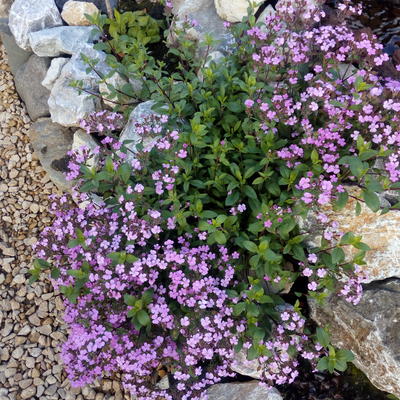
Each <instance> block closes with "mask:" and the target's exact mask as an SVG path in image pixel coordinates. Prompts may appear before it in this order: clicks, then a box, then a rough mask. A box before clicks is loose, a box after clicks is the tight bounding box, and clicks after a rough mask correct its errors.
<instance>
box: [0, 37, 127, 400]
mask: <svg viewBox="0 0 400 400" xmlns="http://www.w3.org/2000/svg"><path fill="white" fill-rule="evenodd" d="M30 125H31V121H30V119H29V117H28V114H27V112H26V109H25V106H24V104H23V103H22V102H21V100H20V99H19V97H18V95H17V94H16V92H15V87H14V82H13V78H12V75H11V72H10V68H9V66H8V65H7V56H6V54H5V50H4V47H3V46H2V45H1V43H0V400H21V399H32V400H36V399H38V400H58V399H66V400H86V399H87V400H91V399H93V400H123V399H130V397H129V396H128V395H127V394H123V393H122V391H121V386H120V384H119V381H118V380H115V381H113V380H111V379H104V380H103V381H100V382H96V383H95V384H93V385H91V386H90V387H85V388H82V389H76V388H75V389H72V388H70V386H69V382H68V380H67V379H66V376H65V373H64V372H63V368H62V365H61V363H60V360H59V352H60V346H61V343H62V342H63V341H64V340H65V338H66V335H67V331H66V327H65V325H64V324H63V321H62V312H63V301H62V298H61V297H60V295H59V293H57V292H54V290H53V288H52V286H51V284H50V283H49V282H48V281H46V280H45V279H43V278H41V280H40V281H39V282H37V283H35V284H33V285H30V284H29V283H28V279H29V274H28V270H29V269H30V268H31V259H32V250H31V246H32V244H34V243H35V242H36V240H37V237H38V235H39V232H40V231H41V230H42V229H43V228H44V227H45V226H46V225H48V224H49V223H50V222H51V217H50V216H49V214H48V212H47V210H48V206H49V200H48V196H49V194H51V193H56V192H57V188H56V187H55V186H54V185H53V183H52V182H51V181H50V179H49V177H48V176H47V175H46V173H45V172H44V170H43V169H42V168H41V166H40V165H39V162H38V160H37V159H36V157H35V155H34V154H33V151H32V148H31V146H30V143H29V140H28V136H27V132H28V130H29V127H30Z"/></svg>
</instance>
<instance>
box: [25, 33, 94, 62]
mask: <svg viewBox="0 0 400 400" xmlns="http://www.w3.org/2000/svg"><path fill="white" fill-rule="evenodd" d="M94 39H95V36H94V34H93V27H92V26H58V27H55V28H49V29H43V30H41V31H38V32H33V33H30V34H29V44H30V46H31V48H32V51H33V52H34V53H35V54H37V55H38V56H40V57H58V56H59V55H61V54H69V55H72V54H75V53H76V52H77V51H78V50H79V49H80V48H81V47H82V45H83V44H85V43H91V42H93V40H94Z"/></svg>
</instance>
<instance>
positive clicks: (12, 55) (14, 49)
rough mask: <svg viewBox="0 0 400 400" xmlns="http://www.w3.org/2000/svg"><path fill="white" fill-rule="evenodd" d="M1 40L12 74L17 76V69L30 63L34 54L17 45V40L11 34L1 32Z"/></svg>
mask: <svg viewBox="0 0 400 400" xmlns="http://www.w3.org/2000/svg"><path fill="white" fill-rule="evenodd" d="M0 39H1V41H2V43H3V45H4V47H5V49H6V52H7V59H8V65H9V66H10V68H11V72H12V73H13V74H15V72H16V71H17V69H18V68H19V67H20V66H21V65H22V64H25V63H26V62H27V61H28V59H29V57H30V56H31V55H32V52H31V51H25V50H22V49H21V47H19V46H18V45H17V42H16V41H15V38H14V36H13V35H12V34H11V32H10V33H7V32H1V33H0Z"/></svg>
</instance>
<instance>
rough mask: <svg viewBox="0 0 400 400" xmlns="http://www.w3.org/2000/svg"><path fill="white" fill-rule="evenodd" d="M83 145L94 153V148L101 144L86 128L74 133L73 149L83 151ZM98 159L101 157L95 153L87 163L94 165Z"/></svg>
mask: <svg viewBox="0 0 400 400" xmlns="http://www.w3.org/2000/svg"><path fill="white" fill-rule="evenodd" d="M83 146H85V147H87V148H88V149H89V150H90V152H91V154H93V151H94V149H96V148H97V147H98V146H99V144H98V143H97V142H96V140H94V139H93V137H92V135H91V134H90V133H86V132H85V131H84V130H82V129H78V130H77V131H76V132H75V133H74V140H73V143H72V150H74V151H75V152H78V153H79V152H81V148H82V147H83ZM98 159H99V156H98V155H93V157H91V158H89V159H88V160H87V163H86V165H87V166H89V167H93V166H95V165H96V164H97V162H98Z"/></svg>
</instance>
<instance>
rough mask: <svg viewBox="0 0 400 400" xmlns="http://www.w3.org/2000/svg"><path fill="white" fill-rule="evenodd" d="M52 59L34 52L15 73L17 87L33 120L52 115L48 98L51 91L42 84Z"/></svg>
mask: <svg viewBox="0 0 400 400" xmlns="http://www.w3.org/2000/svg"><path fill="white" fill-rule="evenodd" d="M49 65H50V59H48V58H42V57H38V56H37V55H35V54H32V56H31V57H29V59H28V61H27V62H26V63H25V64H23V65H21V66H20V67H19V68H18V70H17V71H16V73H15V76H14V79H15V87H16V89H17V91H18V93H19V95H20V96H21V98H22V100H23V101H24V103H25V105H26V109H27V111H28V114H29V116H30V117H31V118H32V120H36V119H38V118H40V117H47V116H49V115H50V112H49V106H48V104H47V100H48V98H49V96H50V92H49V91H48V90H47V89H46V88H45V87H43V86H42V85H41V82H42V80H43V78H44V77H45V75H46V72H47V68H48V67H49Z"/></svg>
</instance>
